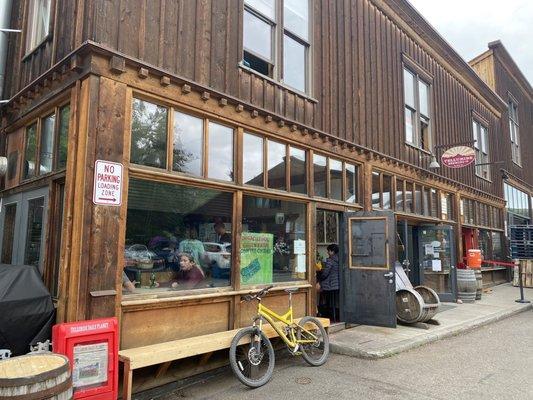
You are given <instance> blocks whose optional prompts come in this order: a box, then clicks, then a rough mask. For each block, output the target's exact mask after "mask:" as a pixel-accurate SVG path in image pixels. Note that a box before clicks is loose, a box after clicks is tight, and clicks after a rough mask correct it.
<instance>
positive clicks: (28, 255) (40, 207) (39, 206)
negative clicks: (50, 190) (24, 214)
mask: <svg viewBox="0 0 533 400" xmlns="http://www.w3.org/2000/svg"><path fill="white" fill-rule="evenodd" d="M43 213H44V197H39V198H36V199H31V200H29V201H28V220H27V226H26V229H27V230H26V248H25V249H24V264H26V265H34V266H36V267H40V264H41V243H42V232H43Z"/></svg>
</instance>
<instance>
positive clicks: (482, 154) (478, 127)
mask: <svg viewBox="0 0 533 400" xmlns="http://www.w3.org/2000/svg"><path fill="white" fill-rule="evenodd" d="M472 132H473V137H474V150H475V152H476V164H483V165H476V175H477V176H479V177H481V178H483V179H490V165H488V162H489V142H488V141H489V135H488V131H487V128H486V127H485V126H484V125H482V124H481V123H480V122H478V121H476V120H473V121H472Z"/></svg>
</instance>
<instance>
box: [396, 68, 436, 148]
mask: <svg viewBox="0 0 533 400" xmlns="http://www.w3.org/2000/svg"><path fill="white" fill-rule="evenodd" d="M405 71H407V72H408V73H410V74H411V75H412V76H413V89H414V103H415V104H414V106H415V108H413V107H412V106H410V105H408V104H407V103H406V101H405V100H406V96H405V82H404V84H403V85H402V87H403V90H404V93H403V116H404V138H405V143H406V144H408V145H409V146H413V147H415V148H417V149H419V150H421V151H424V152H431V151H432V149H433V129H432V120H433V118H432V111H433V110H432V101H431V93H432V87H431V86H432V85H431V82H428V81H427V80H426V79H424V77H423V76H421V75H420V74H419V73H418V72H416V71H415V70H413V69H411V68H409V66H407V65H405V64H404V65H403V67H402V79H404V78H403V77H404V74H405ZM420 82H422V83H424V84H425V85H426V86H427V87H428V99H427V101H428V114H429V115H424V114H422V113H421V111H420V89H419V85H420ZM406 109H409V110H410V111H411V112H414V114H415V121H414V122H415V124H414V126H413V141H412V142H411V141H409V140H407V131H406V121H405V110H406ZM422 121H425V122H427V125H428V130H429V134H428V142H429V143H427V145H426V147H423V145H422V132H421V128H420V124H421V122H422Z"/></svg>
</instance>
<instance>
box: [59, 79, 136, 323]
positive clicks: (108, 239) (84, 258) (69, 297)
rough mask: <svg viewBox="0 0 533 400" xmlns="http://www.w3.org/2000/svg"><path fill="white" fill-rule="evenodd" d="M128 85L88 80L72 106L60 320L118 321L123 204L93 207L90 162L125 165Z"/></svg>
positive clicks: (106, 80) (84, 81) (108, 80)
mask: <svg viewBox="0 0 533 400" xmlns="http://www.w3.org/2000/svg"><path fill="white" fill-rule="evenodd" d="M126 99H127V86H126V85H125V84H123V83H119V82H116V81H114V80H111V79H108V78H104V77H96V76H90V77H88V78H86V79H85V80H83V81H82V82H81V86H80V95H79V96H78V98H77V102H76V104H75V109H76V115H75V116H74V118H76V120H77V121H78V123H77V126H78V129H77V132H75V133H74V134H72V135H71V137H69V139H70V142H69V159H68V165H67V175H66V180H65V186H66V190H65V191H66V196H65V215H66V221H65V226H66V228H65V229H66V230H67V233H68V234H67V235H65V239H66V240H65V243H67V244H66V246H65V247H66V248H65V249H64V251H63V253H64V257H62V261H63V263H66V264H67V265H68V267H69V268H68V274H67V277H66V278H65V281H66V285H65V286H64V287H65V289H66V290H68V292H67V293H65V296H66V298H65V299H63V302H60V304H62V307H64V310H62V315H63V319H64V320H66V321H76V320H85V319H93V318H102V317H110V316H118V310H119V309H120V308H119V305H118V304H117V302H118V301H119V299H120V296H117V288H119V287H120V285H119V282H120V279H121V274H122V268H123V260H122V257H121V255H122V253H123V249H124V243H123V242H124V229H125V226H124V224H125V212H124V210H123V208H124V207H125V202H123V203H122V205H121V206H119V207H115V206H101V205H95V204H93V201H92V198H93V178H94V163H95V161H96V160H99V159H101V160H105V161H113V162H119V163H122V162H123V161H124V148H125V146H124V135H125V132H126V129H125V123H126V121H127V120H129V119H128V118H126V115H125V114H126V112H128V110H129V109H130V105H129V104H126V103H127V102H126Z"/></svg>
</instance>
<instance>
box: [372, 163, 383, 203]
mask: <svg viewBox="0 0 533 400" xmlns="http://www.w3.org/2000/svg"><path fill="white" fill-rule="evenodd" d="M379 176H380V175H379V172H376V171H372V207H373V208H380V207H381V201H380V194H381V183H380V178H379Z"/></svg>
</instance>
